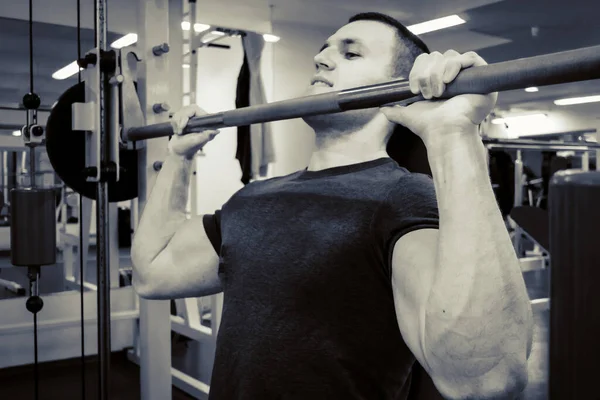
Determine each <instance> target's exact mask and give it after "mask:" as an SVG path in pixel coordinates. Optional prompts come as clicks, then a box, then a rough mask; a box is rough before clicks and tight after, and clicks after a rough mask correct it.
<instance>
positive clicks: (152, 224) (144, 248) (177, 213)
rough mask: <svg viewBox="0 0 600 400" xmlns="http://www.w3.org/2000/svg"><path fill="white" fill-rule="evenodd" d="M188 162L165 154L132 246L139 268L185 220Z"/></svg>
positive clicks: (166, 241) (159, 249)
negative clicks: (165, 156)
mask: <svg viewBox="0 0 600 400" xmlns="http://www.w3.org/2000/svg"><path fill="white" fill-rule="evenodd" d="M191 166H192V160H190V159H187V158H184V157H181V156H176V155H172V154H169V155H168V156H167V158H166V159H165V161H164V163H163V165H162V168H161V170H160V172H159V174H158V176H157V177H156V181H155V183H154V187H153V188H152V191H151V193H150V196H148V200H147V201H146V204H145V207H144V209H143V210H141V211H142V214H141V218H140V222H139V224H138V227H137V229H136V231H135V235H134V238H133V243H132V251H131V253H132V254H131V255H132V260H133V262H134V264H135V265H136V266H137V267H138V269H139V268H142V267H143V266H147V265H150V263H151V261H152V260H154V259H155V258H156V256H158V254H159V253H160V252H161V251H162V250H163V249H164V248H165V247H166V246H167V244H168V243H169V241H170V240H171V238H172V237H173V235H174V234H175V232H176V231H177V229H178V228H179V227H180V226H181V224H182V223H183V222H184V221H185V220H186V204H187V199H188V190H189V181H190V172H191Z"/></svg>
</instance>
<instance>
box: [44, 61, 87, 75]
mask: <svg viewBox="0 0 600 400" xmlns="http://www.w3.org/2000/svg"><path fill="white" fill-rule="evenodd" d="M78 71H83V68H79V66H78V65H77V61H73V62H72V63H71V64H69V65H67V66H66V67H63V68H61V69H59V70H58V71H56V72H55V73H53V74H52V77H53V78H54V79H57V80H63V79H67V78H70V77H71V76H73V75H75V74H76V73H77V72H78Z"/></svg>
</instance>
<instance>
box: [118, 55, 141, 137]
mask: <svg viewBox="0 0 600 400" xmlns="http://www.w3.org/2000/svg"><path fill="white" fill-rule="evenodd" d="M141 61H142V60H141V59H140V58H139V57H138V55H137V53H136V52H135V51H133V50H132V49H131V48H128V47H124V48H122V49H121V50H120V53H119V64H120V68H121V75H122V76H123V83H121V106H122V114H121V121H122V135H121V139H122V140H123V141H124V142H125V143H126V144H127V147H128V148H130V149H133V148H134V147H133V146H134V145H135V146H136V147H135V148H138V149H139V148H140V147H143V146H144V142H136V143H134V142H128V141H127V132H128V131H129V129H131V128H135V127H138V126H144V125H146V124H145V118H144V113H143V111H142V106H141V103H140V98H139V96H138V94H137V91H136V89H135V82H136V81H137V64H138V63H139V62H141Z"/></svg>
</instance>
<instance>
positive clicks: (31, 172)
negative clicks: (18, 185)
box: [29, 146, 35, 188]
mask: <svg viewBox="0 0 600 400" xmlns="http://www.w3.org/2000/svg"><path fill="white" fill-rule="evenodd" d="M29 180H30V182H29V186H31V187H32V188H34V187H35V147H33V146H31V147H29Z"/></svg>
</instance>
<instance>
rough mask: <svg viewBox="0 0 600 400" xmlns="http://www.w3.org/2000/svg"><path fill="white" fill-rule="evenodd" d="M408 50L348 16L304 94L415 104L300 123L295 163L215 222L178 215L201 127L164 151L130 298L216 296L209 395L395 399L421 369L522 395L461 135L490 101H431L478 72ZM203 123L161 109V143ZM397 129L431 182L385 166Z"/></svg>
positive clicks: (457, 61)
mask: <svg viewBox="0 0 600 400" xmlns="http://www.w3.org/2000/svg"><path fill="white" fill-rule="evenodd" d="M423 48H424V45H423V44H422V42H420V40H419V39H418V38H416V37H415V36H414V35H412V34H410V32H408V31H407V30H406V28H404V27H403V26H402V25H400V24H399V23H398V22H397V21H395V20H393V19H391V18H389V17H387V16H383V15H381V14H376V13H369V14H361V15H358V16H356V17H354V18H352V19H351V20H350V22H349V23H348V24H347V25H345V26H343V27H342V28H341V29H339V30H338V31H337V32H336V33H335V34H334V35H333V36H331V37H330V38H329V39H328V40H327V42H326V44H325V45H324V46H323V48H322V49H321V51H320V52H319V54H318V55H317V56H316V57H315V63H316V74H315V77H314V79H313V82H312V84H311V86H310V88H309V93H310V94H317V93H323V92H327V91H332V90H341V89H346V88H351V87H356V86H361V85H367V84H372V83H377V82H384V81H389V80H391V79H393V78H398V77H404V78H407V77H408V78H409V79H410V87H411V90H412V92H413V93H415V94H418V93H421V94H422V95H423V96H424V97H425V99H428V100H431V101H422V102H418V103H415V104H412V105H410V106H407V107H399V106H396V107H384V108H381V109H378V108H375V109H368V110H357V111H351V112H345V113H340V114H335V115H324V116H314V117H309V118H305V121H306V123H307V124H309V125H310V126H311V127H312V128H313V129H314V131H315V135H316V147H315V151H314V153H313V155H312V157H311V159H310V163H309V165H308V168H307V169H305V170H301V171H298V172H296V173H294V174H291V175H288V176H284V177H277V178H273V179H268V180H265V181H257V182H253V183H250V184H249V185H247V186H246V187H244V188H243V189H242V190H240V191H239V192H238V193H236V194H235V195H234V196H233V197H232V198H231V199H230V200H229V201H228V202H227V203H226V204H225V205H224V206H223V208H222V210H220V211H217V212H216V213H215V215H206V216H201V217H195V218H192V219H190V220H186V219H185V214H184V210H185V204H186V196H187V187H188V186H187V185H188V180H189V171H190V165H191V161H190V160H191V159H192V157H193V155H194V153H195V152H196V151H197V150H198V149H199V148H201V147H202V146H203V145H204V144H206V142H208V141H209V140H211V139H212V138H213V137H214V135H216V134H217V132H214V131H212V132H203V133H196V134H190V135H185V136H180V135H175V136H174V137H173V138H172V140H171V141H170V143H169V156H168V157H167V159H166V160H165V162H164V164H163V168H162V170H161V172H160V174H159V176H158V177H157V180H156V183H155V188H154V189H153V192H152V195H151V196H150V197H149V199H148V202H147V204H146V208H145V210H144V213H143V216H142V218H141V221H140V224H139V227H138V230H137V232H136V235H135V239H134V243H133V248H132V258H133V262H134V266H135V267H134V268H135V274H134V285H135V288H136V290H137V291H138V293H139V294H140V296H142V297H146V298H150V299H169V298H177V297H192V296H203V295H209V294H213V293H218V292H220V291H224V308H223V314H222V321H221V326H220V328H219V336H218V340H217V352H216V356H215V364H214V369H213V375H212V380H211V389H210V398H211V399H213V398H214V399H219V400H221V399H262V400H265V399H394V400H397V399H406V398H407V396H408V393H409V391H410V390H411V388H410V386H411V378H410V376H411V371H412V369H413V367H416V366H418V365H419V364H420V365H421V366H422V367H423V368H424V369H425V370H426V371H427V373H428V374H429V376H430V377H431V379H432V380H433V382H434V384H435V386H436V388H437V389H438V390H439V392H440V393H441V394H442V395H443V396H444V397H446V398H449V399H500V398H502V399H503V398H514V397H515V396H516V395H517V394H518V393H520V392H521V391H522V390H523V388H524V387H525V386H526V384H527V358H528V356H529V352H530V348H531V338H532V316H531V308H530V303H529V299H528V296H527V292H526V288H525V284H524V281H523V278H522V274H521V270H520V266H519V262H518V260H517V258H516V256H515V252H514V250H513V247H512V244H511V241H510V239H509V235H508V233H507V231H506V229H505V226H504V222H503V220H502V216H501V213H500V211H499V209H498V206H497V204H496V200H495V198H494V194H493V191H492V187H491V184H490V180H489V177H488V174H487V164H486V155H485V149H484V146H483V144H482V142H481V139H480V137H479V135H478V130H477V126H478V124H479V123H480V122H481V121H482V120H483V119H484V118H485V116H486V115H487V114H488V113H489V112H490V111H491V110H492V108H493V106H494V105H495V101H496V98H497V96H496V94H490V95H487V96H480V95H465V96H457V97H455V98H452V99H450V100H447V101H435V98H436V97H439V96H441V95H442V93H443V92H444V88H445V85H446V84H448V83H449V82H451V81H452V80H453V79H454V78H455V77H456V76H457V74H458V73H459V72H460V71H461V70H462V69H465V68H469V67H472V66H477V65H483V64H485V62H484V61H483V60H482V59H481V58H480V57H479V56H477V55H476V54H475V53H466V54H458V53H457V52H454V51H448V52H446V53H445V54H443V55H442V54H439V53H432V54H426V53H425V52H424V50H423ZM413 64H414V65H413ZM201 112H202V111H201V110H199V109H198V108H197V107H188V108H185V109H184V110H182V111H181V112H179V113H177V114H176V115H175V116H174V119H173V126H174V130H175V132H176V133H181V131H182V129H183V127H184V126H185V125H186V123H187V121H188V119H189V118H191V117H193V116H194V115H196V114H198V113H201ZM397 124H401V125H403V126H405V127H406V128H408V129H410V130H411V131H412V132H414V133H415V134H416V135H418V136H419V137H420V138H421V140H422V141H423V143H424V144H425V145H426V147H427V153H428V158H429V164H430V166H431V171H432V175H433V180H432V179H431V178H430V177H428V176H426V175H422V174H416V173H410V172H408V171H407V170H406V169H405V168H403V167H401V166H399V165H398V164H396V163H395V162H394V161H393V160H392V159H391V158H389V157H388V154H387V153H386V151H385V149H386V143H387V141H388V139H389V136H390V134H391V132H392V131H393V129H394V127H395V126H396V125H397ZM203 189H204V190H206V192H208V191H209V190H210V188H201V189H200V190H201V191H202V190H203ZM200 195H202V194H200ZM417 362H418V364H417ZM411 396H412V395H411Z"/></svg>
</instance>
